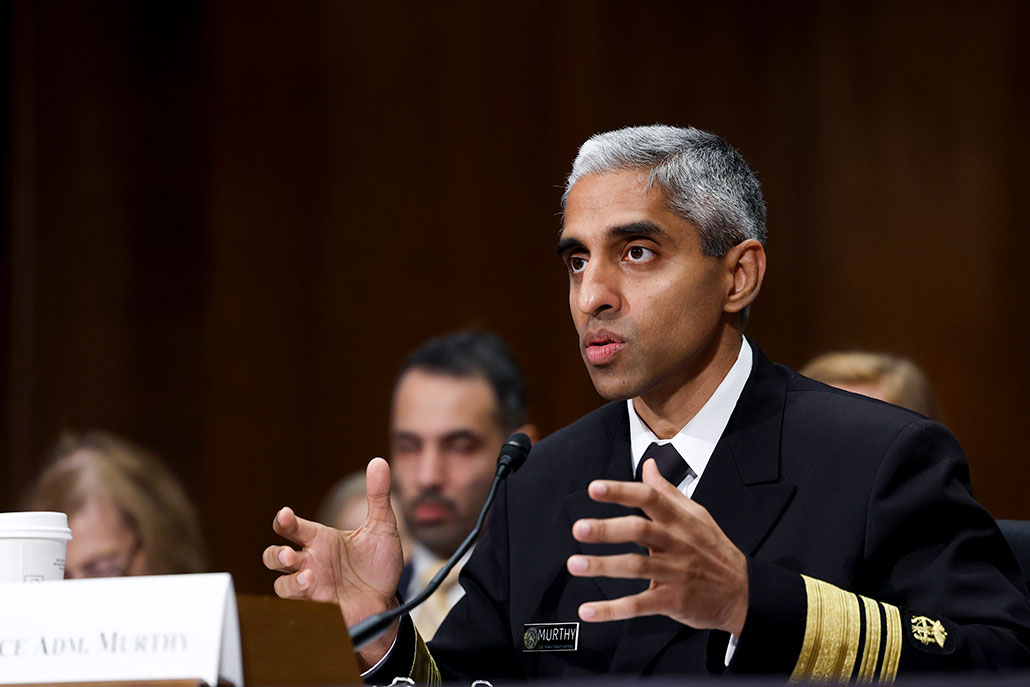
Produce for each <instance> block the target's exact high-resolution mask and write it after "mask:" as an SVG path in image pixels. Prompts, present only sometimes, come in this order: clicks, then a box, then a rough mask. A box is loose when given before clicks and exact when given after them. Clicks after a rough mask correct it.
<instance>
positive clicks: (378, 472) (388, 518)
mask: <svg viewBox="0 0 1030 687" xmlns="http://www.w3.org/2000/svg"><path fill="white" fill-rule="evenodd" d="M365 493H366V499H367V500H368V520H370V521H373V522H374V521H380V522H388V523H394V522H396V518H395V517H394V514H393V506H392V505H391V503H390V465H389V464H388V463H387V462H386V461H385V460H383V459H382V458H373V459H372V460H370V461H369V463H368V467H367V468H365Z"/></svg>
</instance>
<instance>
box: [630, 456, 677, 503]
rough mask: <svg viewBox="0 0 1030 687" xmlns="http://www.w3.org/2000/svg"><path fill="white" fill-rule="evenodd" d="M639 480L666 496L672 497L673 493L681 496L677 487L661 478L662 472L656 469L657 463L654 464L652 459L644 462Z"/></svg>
mask: <svg viewBox="0 0 1030 687" xmlns="http://www.w3.org/2000/svg"><path fill="white" fill-rule="evenodd" d="M640 480H641V482H643V483H644V484H647V485H649V486H651V487H654V488H655V489H657V490H658V491H659V492H661V493H663V494H666V495H668V496H672V495H673V493H676V494H680V495H681V496H682V494H683V492H681V491H680V490H679V488H678V485H676V484H673V483H672V482H670V481H669V480H667V479H665V477H664V476H662V472H661V470H659V469H658V463H657V462H655V459H654V458H648V459H647V460H646V461H644V469H643V470H642V471H641V474H640Z"/></svg>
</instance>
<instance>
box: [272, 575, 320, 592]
mask: <svg viewBox="0 0 1030 687" xmlns="http://www.w3.org/2000/svg"><path fill="white" fill-rule="evenodd" d="M311 577H312V572H311V571H310V570H301V571H300V572H298V573H293V574H292V575H282V576H281V577H277V578H276V580H275V583H273V585H272V586H273V588H274V589H275V593H276V595H278V596H279V597H280V598H282V599H303V598H306V597H307V596H308V585H310V584H311Z"/></svg>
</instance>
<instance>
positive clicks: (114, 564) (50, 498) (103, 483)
mask: <svg viewBox="0 0 1030 687" xmlns="http://www.w3.org/2000/svg"><path fill="white" fill-rule="evenodd" d="M51 460H52V462H51V463H50V465H49V467H47V468H46V469H45V470H44V471H43V473H42V474H41V475H40V476H39V479H38V480H37V482H36V485H35V487H34V488H33V489H32V491H31V492H30V494H29V497H28V499H27V500H26V503H25V506H26V508H27V509H28V510H49V511H59V512H62V513H67V514H68V525H69V527H70V528H71V531H72V537H73V539H72V540H71V541H70V542H68V553H67V559H66V565H65V577H67V578H77V577H120V576H123V575H158V574H166V573H192V572H201V571H203V570H204V566H205V561H204V554H203V545H202V543H201V535H200V526H199V524H198V520H197V514H196V510H195V509H194V507H193V504H192V503H191V502H190V500H189V498H188V497H187V496H186V492H185V491H184V490H183V488H182V486H181V485H180V484H179V482H178V481H177V480H176V479H175V476H174V475H173V474H172V472H171V471H170V470H169V469H168V468H167V467H166V466H165V465H164V464H163V463H162V462H161V461H160V460H159V459H158V457H157V456H155V455H154V454H152V453H151V452H150V451H147V450H146V449H144V448H142V447H140V446H137V445H135V444H133V443H131V442H129V441H126V440H124V439H121V438H119V437H116V436H114V435H112V434H108V433H106V432H97V431H94V432H87V433H84V434H64V435H63V436H61V438H60V439H59V441H58V443H57V446H56V447H55V448H54V450H53V452H52V458H51Z"/></svg>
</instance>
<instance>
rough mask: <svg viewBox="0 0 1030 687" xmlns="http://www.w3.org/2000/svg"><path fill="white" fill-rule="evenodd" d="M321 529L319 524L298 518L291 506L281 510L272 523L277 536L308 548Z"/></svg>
mask: <svg viewBox="0 0 1030 687" xmlns="http://www.w3.org/2000/svg"><path fill="white" fill-rule="evenodd" d="M319 527H320V525H319V524H318V523H315V522H312V521H310V520H305V519H304V518H298V517H297V514H296V513H294V512H293V509H292V508H290V507H289V506H285V507H283V508H282V509H280V510H279V512H278V513H276V514H275V520H274V521H273V522H272V529H273V530H275V533H276V534H278V535H279V536H281V537H285V538H286V539H289V540H290V541H292V542H293V543H294V544H300V545H301V546H307V545H308V544H309V543H310V542H311V541H312V540H313V539H314V538H315V535H317V534H318V528H319Z"/></svg>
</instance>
